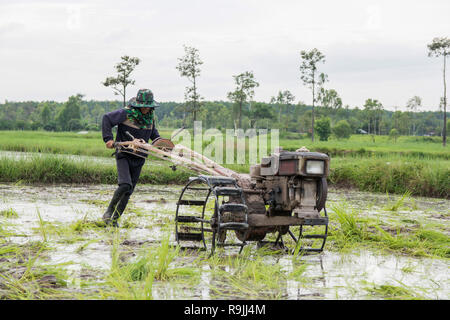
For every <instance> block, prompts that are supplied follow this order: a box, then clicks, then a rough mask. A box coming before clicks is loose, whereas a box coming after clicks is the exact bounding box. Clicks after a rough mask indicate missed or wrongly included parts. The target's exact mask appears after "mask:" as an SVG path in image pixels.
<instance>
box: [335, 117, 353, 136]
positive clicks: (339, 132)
mask: <svg viewBox="0 0 450 320" xmlns="http://www.w3.org/2000/svg"><path fill="white" fill-rule="evenodd" d="M332 131H333V134H334V135H335V136H336V138H338V139H348V138H350V135H351V134H352V128H351V127H350V125H349V123H348V122H347V120H341V121H339V122H338V123H336V125H335V126H334V127H333V130H332Z"/></svg>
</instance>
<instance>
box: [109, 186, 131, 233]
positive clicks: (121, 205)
mask: <svg viewBox="0 0 450 320" xmlns="http://www.w3.org/2000/svg"><path fill="white" fill-rule="evenodd" d="M130 196H131V193H129V192H126V193H125V194H124V195H123V197H122V199H120V201H119V203H118V204H117V207H116V210H115V211H114V214H113V216H112V219H111V220H112V225H113V226H114V227H116V228H118V227H119V224H118V223H117V220H118V219H119V218H120V216H121V215H122V214H123V212H124V211H125V208H126V207H127V204H128V200H130Z"/></svg>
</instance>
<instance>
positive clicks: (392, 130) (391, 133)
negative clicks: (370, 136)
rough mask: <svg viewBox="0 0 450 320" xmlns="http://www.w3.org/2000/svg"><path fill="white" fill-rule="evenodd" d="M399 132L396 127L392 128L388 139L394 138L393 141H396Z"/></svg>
mask: <svg viewBox="0 0 450 320" xmlns="http://www.w3.org/2000/svg"><path fill="white" fill-rule="evenodd" d="M399 135H400V133H399V132H398V130H397V129H395V128H393V129H391V131H390V132H389V139H394V142H397V138H398V137H399Z"/></svg>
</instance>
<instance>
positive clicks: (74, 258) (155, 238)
mask: <svg viewBox="0 0 450 320" xmlns="http://www.w3.org/2000/svg"><path fill="white" fill-rule="evenodd" d="M114 189H115V186H109V185H97V186H79V185H77V186H70V185H55V186H48V185H47V186H23V185H22V186H21V185H12V184H0V211H2V210H8V209H13V210H14V211H15V212H17V215H18V217H15V218H6V217H4V216H0V224H1V225H2V228H3V229H6V230H8V231H9V232H10V233H13V234H14V235H11V236H8V240H9V241H11V242H16V243H26V242H29V241H42V240H43V238H44V236H45V237H46V240H47V241H48V243H49V244H50V246H51V249H50V250H49V251H48V259H46V260H45V261H42V263H47V264H61V263H65V268H67V270H68V272H69V274H71V276H72V277H74V278H75V281H73V283H75V284H76V283H77V281H76V277H77V276H83V274H82V272H81V271H80V270H86V269H88V270H90V271H91V272H92V273H96V274H99V275H100V276H99V277H100V278H101V275H102V274H106V272H107V271H108V270H109V268H110V266H111V251H112V236H111V233H108V232H107V231H105V230H106V229H104V228H93V229H92V230H88V231H86V232H82V233H79V234H76V235H75V236H74V235H73V234H64V233H63V230H65V228H66V229H67V226H70V225H73V224H75V223H77V222H79V221H83V220H84V221H91V222H92V221H98V220H100V217H101V215H102V214H103V211H104V210H105V208H106V205H107V203H108V201H109V200H110V197H111V195H112V193H113V191H114ZM180 191H181V186H150V185H139V186H138V188H137V190H136V193H135V194H134V195H133V197H132V200H131V202H130V205H129V208H128V209H127V210H128V212H126V213H125V215H124V216H123V218H122V219H121V220H122V221H121V224H122V226H124V225H125V226H127V227H123V228H120V229H119V231H120V234H121V237H122V239H124V240H123V241H122V246H124V247H126V248H129V249H130V250H129V252H130V255H129V256H130V259H131V258H132V257H133V256H136V255H137V252H138V251H139V250H141V249H142V248H146V247H148V246H157V245H159V243H160V242H161V239H162V238H163V237H165V236H166V235H169V236H170V240H171V242H172V243H175V241H174V222H173V220H174V214H175V209H176V201H177V199H178V195H179V192H180ZM398 198H399V197H398V196H395V197H394V196H387V195H382V194H371V193H363V192H354V191H337V190H331V191H330V192H329V201H328V206H329V207H331V206H332V205H333V204H337V203H343V202H345V203H347V204H348V205H349V206H351V207H354V208H358V209H361V212H363V213H364V214H366V215H368V216H376V217H377V218H379V219H381V220H385V221H390V222H392V224H394V225H397V224H398V223H402V222H403V223H415V222H418V221H420V222H422V223H423V222H424V221H428V222H430V223H439V224H441V225H442V226H443V229H444V230H445V229H446V230H449V208H450V201H448V200H443V199H429V198H413V199H409V200H408V202H407V205H405V206H402V207H401V208H400V209H399V210H397V211H395V212H392V211H389V210H386V208H387V207H388V206H389V205H392V204H393V203H395V201H396V200H398ZM405 221H406V222H405ZM42 223H44V225H46V226H51V227H52V228H51V229H47V233H46V234H45V235H44V234H43V232H42V230H43V229H42V228H41V224H42ZM49 230H53V231H49ZM58 231H60V232H61V233H60V234H58ZM183 259H184V260H186V261H185V262H181V263H182V264H190V261H191V260H193V259H195V256H189V255H183V256H182V257H180V258H179V260H183ZM264 261H265V263H267V264H268V265H275V264H276V265H278V266H280V267H281V270H282V271H283V273H284V274H286V275H288V274H291V273H292V272H294V271H295V270H298V268H299V267H302V268H304V271H303V273H302V274H301V277H294V278H292V277H284V278H283V280H282V281H281V282H280V283H278V285H277V286H276V287H275V288H272V289H270V290H271V291H270V290H269V291H270V292H268V293H266V295H265V296H255V298H263V299H264V298H268V299H274V298H281V299H305V298H306V299H378V298H380V296H377V295H372V292H373V289H374V288H380V287H383V286H395V287H401V288H403V289H405V290H407V291H408V292H411V294H412V295H413V296H417V297H420V298H425V299H449V298H450V277H449V272H448V271H449V266H450V263H449V262H448V260H445V259H429V258H417V257H410V256H404V255H399V254H388V253H386V252H377V251H374V250H357V251H352V252H338V251H336V250H332V248H327V246H326V247H325V251H324V252H323V253H321V254H314V255H306V256H303V257H301V259H300V260H298V259H297V260H294V259H293V258H292V256H289V255H275V256H265V257H264ZM178 262H180V261H178ZM199 269H200V273H201V275H200V277H199V280H198V281H197V282H196V283H195V284H189V285H186V284H182V283H181V284H180V283H177V282H175V283H172V282H164V281H155V282H154V284H153V291H152V295H153V298H154V299H194V298H196V299H214V298H225V299H227V298H229V299H236V298H248V297H249V296H248V294H246V293H244V292H243V293H241V295H239V293H238V292H237V291H236V290H229V289H230V284H229V283H226V280H224V278H223V277H220V278H218V277H217V275H216V272H215V271H213V268H212V267H211V266H210V265H209V264H208V263H205V264H203V265H201V266H200V267H199ZM229 271H230V272H231V273H232V272H233V270H231V269H230V270H229ZM72 285H73V284H72ZM243 285H245V284H243ZM74 289H77V290H80V289H79V288H74ZM222 289H223V293H221V294H218V291H220V290H222ZM227 292H228V293H227Z"/></svg>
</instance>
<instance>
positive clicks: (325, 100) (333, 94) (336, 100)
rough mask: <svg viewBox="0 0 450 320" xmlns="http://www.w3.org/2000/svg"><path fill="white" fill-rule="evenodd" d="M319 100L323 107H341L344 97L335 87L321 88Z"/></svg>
mask: <svg viewBox="0 0 450 320" xmlns="http://www.w3.org/2000/svg"><path fill="white" fill-rule="evenodd" d="M317 100H318V101H319V102H320V104H321V105H322V107H325V108H329V109H330V108H331V109H339V108H342V99H341V97H339V94H338V93H337V91H336V90H334V89H325V88H323V87H322V88H320V90H319V94H318V97H317Z"/></svg>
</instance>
